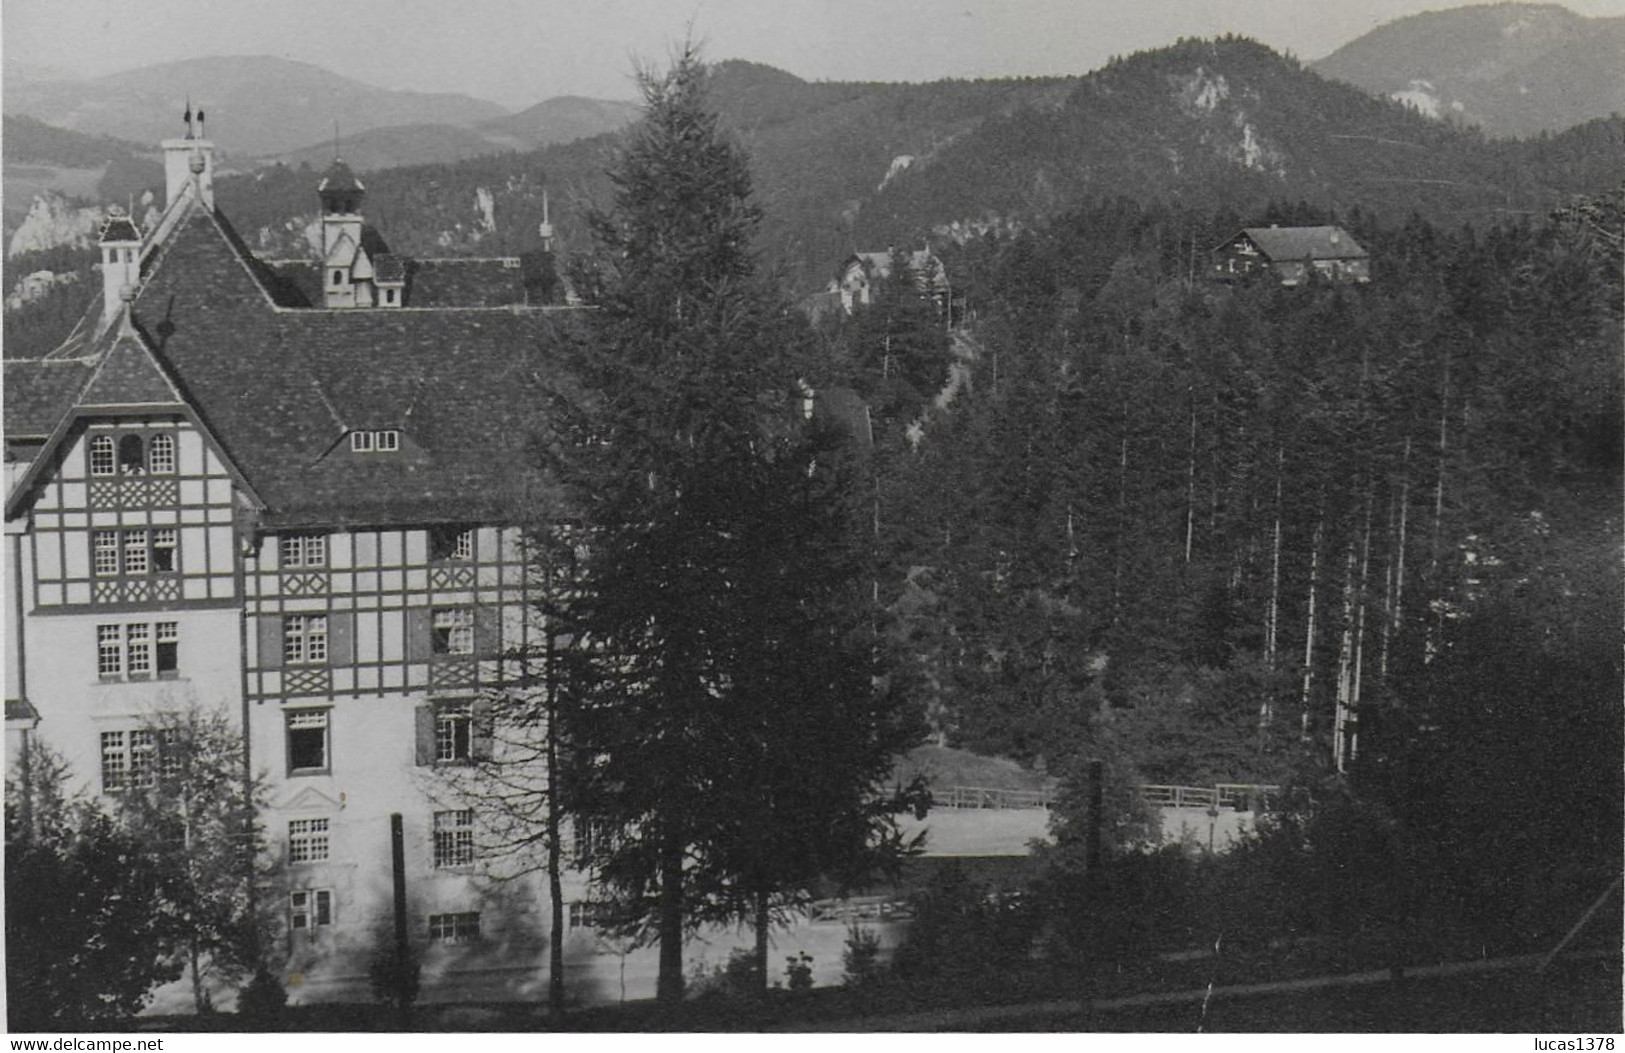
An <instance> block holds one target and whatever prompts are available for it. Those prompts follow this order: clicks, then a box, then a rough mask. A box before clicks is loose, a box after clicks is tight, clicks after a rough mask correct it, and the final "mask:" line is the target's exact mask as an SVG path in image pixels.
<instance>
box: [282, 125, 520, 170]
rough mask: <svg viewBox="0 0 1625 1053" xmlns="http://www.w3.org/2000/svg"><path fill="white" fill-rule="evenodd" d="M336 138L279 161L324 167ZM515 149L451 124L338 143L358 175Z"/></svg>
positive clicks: (360, 135)
mask: <svg viewBox="0 0 1625 1053" xmlns="http://www.w3.org/2000/svg"><path fill="white" fill-rule="evenodd" d="M333 149H334V143H333V137H332V135H331V134H329V135H328V137H327V139H326V140H325V141H318V142H316V143H315V144H314V145H311V146H306V147H304V148H302V149H299V150H291V151H289V152H287V153H284V154H281V155H279V156H278V157H277V158H276V160H278V161H282V162H284V163H286V164H290V165H296V166H297V165H305V164H308V165H314V166H315V167H317V168H322V167H325V166H326V165H327V164H328V162H330V161H332V160H333ZM510 149H512V147H505V146H501V145H499V144H497V143H496V142H495V141H494V140H492V139H491V137H490V136H488V135H486V134H485V133H484V132H481V131H479V130H478V129H476V128H459V127H457V126H456V125H452V124H397V125H391V126H390V127H388V128H369V129H368V130H366V131H364V132H357V133H356V134H355V135H346V136H344V137H343V138H342V139H341V140H340V141H339V143H338V152H339V155H340V156H342V157H343V158H344V161H345V163H346V164H348V165H349V166H350V167H351V168H354V169H355V170H356V171H358V172H371V171H374V170H376V169H380V168H400V167H402V166H404V165H424V164H443V163H446V162H450V161H462V160H466V159H468V158H470V157H481V156H483V155H485V154H497V153H504V152H506V151H507V150H510Z"/></svg>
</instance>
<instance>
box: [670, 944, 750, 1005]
mask: <svg viewBox="0 0 1625 1053" xmlns="http://www.w3.org/2000/svg"><path fill="white" fill-rule="evenodd" d="M761 990H762V981H761V976H760V974H759V972H758V970H757V968H756V952H755V951H753V950H750V949H748V948H745V947H735V948H734V949H733V950H732V951H730V952H728V960H727V962H725V963H723V964H722V965H717V966H713V967H712V968H711V970H710V972H707V971H706V968H705V963H704V962H703V961H697V962H695V963H694V965H693V967H692V969H691V971H690V973H689V977H688V995H689V997H690V998H694V999H727V1000H735V999H743V998H755V997H756V996H758V995H759V994H760V993H761Z"/></svg>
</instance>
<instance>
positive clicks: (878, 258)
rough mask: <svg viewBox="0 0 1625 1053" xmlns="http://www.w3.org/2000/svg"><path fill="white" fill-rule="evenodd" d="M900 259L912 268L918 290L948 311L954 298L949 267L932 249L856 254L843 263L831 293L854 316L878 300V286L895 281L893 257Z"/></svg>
mask: <svg viewBox="0 0 1625 1053" xmlns="http://www.w3.org/2000/svg"><path fill="white" fill-rule="evenodd" d="M894 256H895V257H897V258H900V259H901V260H902V261H903V262H904V264H906V265H907V267H908V277H909V279H910V280H911V281H912V282H913V283H914V287H915V288H916V289H918V290H919V291H921V292H923V293H927V294H929V295H930V297H931V298H932V299H933V300H934V301H936V303H937V307H938V309H939V310H947V309H948V307H949V304H950V303H951V302H952V299H953V288H952V286H951V285H950V284H949V282H948V271H947V268H945V267H943V265H942V261H941V260H940V259H938V258H937V256H936V254H935V253H933V252H932V251H931V250H930V249H918V250H916V251H914V252H892V251H890V250H888V251H886V252H854V253H853V254H852V255H850V256H848V257H847V258H846V259H845V260H844V261H842V263H841V266H840V269H839V270H838V271H836V274H835V278H834V280H833V281H832V282H831V283H830V289H829V291H830V292H832V293H836V294H838V295H839V296H840V299H841V308H842V310H844V311H846V313H847V314H851V313H852V310H853V308H855V307H857V306H858V305H860V304H862V305H864V306H867V305H868V304H869V303H870V302H871V301H872V300H873V298H874V287H875V286H876V285H877V284H878V283H880V282H884V281H890V280H891V278H892V269H893V257H894Z"/></svg>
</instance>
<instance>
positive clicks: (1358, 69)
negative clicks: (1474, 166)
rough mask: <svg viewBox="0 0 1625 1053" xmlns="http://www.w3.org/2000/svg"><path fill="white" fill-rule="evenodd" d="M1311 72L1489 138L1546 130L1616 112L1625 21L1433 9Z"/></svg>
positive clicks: (1507, 8) (1624, 90)
mask: <svg viewBox="0 0 1625 1053" xmlns="http://www.w3.org/2000/svg"><path fill="white" fill-rule="evenodd" d="M1313 68H1314V69H1315V70H1316V72H1318V73H1321V74H1322V75H1324V76H1327V77H1332V78H1335V79H1337V80H1341V81H1346V82H1347V83H1349V84H1353V85H1356V86H1357V87H1361V88H1364V89H1365V90H1367V91H1370V92H1373V93H1375V94H1378V95H1387V96H1391V97H1394V98H1397V99H1400V100H1402V101H1405V102H1407V103H1409V104H1410V105H1412V106H1415V107H1416V108H1417V109H1418V110H1419V111H1420V112H1422V113H1425V114H1427V115H1429V116H1432V117H1439V118H1443V119H1449V120H1454V121H1459V122H1462V123H1466V124H1472V125H1477V126H1478V127H1480V128H1482V129H1483V130H1484V131H1486V132H1488V133H1490V134H1492V135H1502V136H1528V135H1535V134H1538V133H1540V132H1555V131H1561V130H1562V129H1564V128H1568V127H1570V126H1572V125H1575V124H1579V123H1581V122H1582V121H1586V120H1590V119H1593V118H1597V117H1606V116H1608V115H1610V114H1613V113H1619V112H1625V18H1585V17H1582V16H1580V15H1577V14H1574V13H1573V12H1572V11H1569V10H1567V9H1566V8H1563V7H1560V6H1557V5H1555V4H1521V3H1509V4H1493V5H1477V6H1471V7H1460V8H1455V9H1452V10H1448V11H1432V12H1427V13H1425V14H1419V15H1412V16H1411V17H1408V18H1401V19H1398V20H1396V21H1393V22H1390V23H1388V24H1386V25H1383V26H1379V27H1377V28H1376V29H1374V30H1372V31H1371V32H1370V33H1367V34H1366V35H1365V36H1363V37H1360V38H1359V39H1358V40H1354V41H1351V42H1350V43H1348V44H1345V45H1344V46H1343V47H1341V48H1339V49H1338V50H1337V51H1335V52H1333V53H1332V54H1331V55H1328V56H1327V57H1326V58H1324V59H1322V60H1320V61H1319V62H1316V63H1315V64H1314V66H1313Z"/></svg>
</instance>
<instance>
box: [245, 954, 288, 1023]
mask: <svg viewBox="0 0 1625 1053" xmlns="http://www.w3.org/2000/svg"><path fill="white" fill-rule="evenodd" d="M287 1010H288V992H287V991H285V990H283V988H282V982H281V981H280V980H278V979H277V978H276V977H274V976H272V975H271V971H270V970H269V969H267V968H266V967H265V966H263V965H262V966H260V967H259V968H258V969H256V970H255V971H254V976H253V978H252V979H250V980H249V981H248V983H246V984H244V985H243V989H242V990H241V991H239V992H238V993H237V1015H238V1016H239V1017H241V1018H242V1019H243V1020H244V1021H245V1022H247V1023H252V1024H253V1025H254V1026H255V1027H256V1028H257V1029H259V1030H261V1031H270V1030H273V1029H274V1028H276V1027H277V1026H278V1025H280V1024H281V1023H282V1020H283V1018H284V1017H285V1016H286V1015H287Z"/></svg>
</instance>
